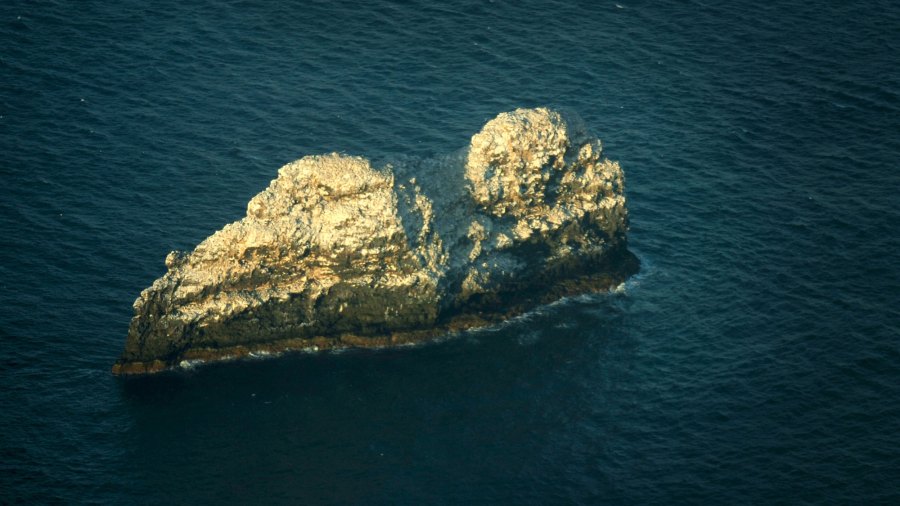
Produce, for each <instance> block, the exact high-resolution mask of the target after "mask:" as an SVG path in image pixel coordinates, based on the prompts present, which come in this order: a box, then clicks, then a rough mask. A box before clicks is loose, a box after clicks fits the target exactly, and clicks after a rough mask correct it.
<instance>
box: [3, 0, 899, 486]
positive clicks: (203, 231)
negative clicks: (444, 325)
mask: <svg viewBox="0 0 900 506" xmlns="http://www.w3.org/2000/svg"><path fill="white" fill-rule="evenodd" d="M0 42H2V44H0V48H2V50H0V150H2V162H0V178H2V179H0V182H2V185H0V241H2V247H0V503H3V504H7V503H9V504H15V503H22V504H54V503H65V504H73V503H96V504H134V503H136V504H173V503H174V504H204V503H241V504H258V503H273V504H278V503H284V504H685V503H687V504H773V503H774V504H779V503H780V504H848V503H853V504H891V503H893V504H897V503H898V502H900V481H898V478H900V267H898V263H900V253H898V252H900V210H898V204H900V199H898V194H900V193H898V192H900V162H898V160H900V65H898V64H897V61H898V60H897V55H898V54H900V4H897V3H896V2H887V1H883V2H878V1H875V2H864V3H859V2H857V3H847V4H845V5H843V6H837V5H833V6H830V7H826V6H816V5H815V3H811V2H801V1H786V0H775V1H771V2H763V3H760V2H749V1H737V2H721V1H712V0H710V1H698V0H694V1H688V2H668V1H667V2H646V1H630V0H619V3H615V2H613V1H609V2H606V1H573V2H563V1H536V0H524V1H506V0H491V1H462V0H453V1H449V2H434V3H432V2H425V1H409V2H404V1H397V2H391V1H387V0H374V1H372V2H359V3H357V2H340V1H337V2H335V1H309V2H294V3H290V2H247V1H225V2H204V1H197V2H172V1H167V0H163V1H159V2H137V1H134V0H124V1H121V2H101V1H93V0H88V1H74V0H55V1H40V2H26V1H19V0H12V1H7V2H3V3H2V5H0ZM541 105H549V106H554V107H565V108H569V109H571V110H574V111H577V112H578V113H580V114H581V116H582V117H583V118H584V120H585V122H586V123H587V124H588V125H589V126H590V128H591V129H592V130H593V131H594V132H595V133H597V134H598V135H599V136H600V137H601V138H602V140H603V142H604V146H605V150H606V154H607V155H608V156H609V157H610V158H612V159H615V160H618V161H620V162H621V164H622V166H623V168H624V170H625V172H626V177H627V186H626V187H627V193H628V198H629V208H630V211H631V232H630V245H631V248H632V249H633V250H634V251H635V252H636V254H637V255H638V256H639V257H640V259H641V261H642V265H643V267H642V271H641V273H640V274H639V275H637V276H636V277H634V278H633V279H632V280H631V281H629V282H628V283H627V284H626V286H625V288H624V290H623V291H622V292H621V293H614V294H597V295H587V296H582V297H577V298H574V299H568V300H564V301H561V302H559V303H555V304H552V305H549V306H546V307H542V308H539V309H537V310H535V311H534V312H532V313H529V314H528V315H526V316H524V317H521V318H517V319H515V320H513V321H510V322H508V323H506V324H504V325H501V326H498V327H496V328H491V329H487V330H481V331H474V332H468V333H464V334H461V335H458V336H454V337H453V338H452V339H448V340H446V341H444V342H441V343H437V344H433V345H429V346H423V347H418V348H407V349H396V350H383V351H349V352H344V353H339V354H322V355H295V356H290V357H284V358H280V359H275V360H267V361H249V362H241V363H231V364H220V365H212V366H207V367H201V368H197V369H194V370H191V371H185V372H182V373H178V374H167V375H162V376H157V377H152V378H145V379H137V380H122V379H117V378H114V377H112V376H111V374H110V372H109V369H110V366H111V365H112V363H113V361H114V360H115V359H116V358H117V356H118V354H119V353H120V352H121V349H122V346H123V343H124V338H125V334H126V331H127V326H128V322H129V320H130V318H131V304H132V302H133V300H134V299H135V297H136V296H137V295H138V293H139V292H140V290H142V289H143V288H145V287H146V286H148V285H149V284H150V283H151V282H152V281H153V280H154V279H155V278H156V277H158V276H160V275H161V274H162V273H163V272H164V270H165V267H164V265H163V259H164V258H165V255H166V253H167V252H168V251H169V250H172V249H190V248H192V247H193V246H194V245H195V244H197V243H198V242H199V241H201V240H202V239H203V238H205V237H206V236H208V235H209V234H211V233H212V232H214V231H215V230H217V229H219V228H221V227H222V226H223V225H224V224H226V223H228V222H231V221H234V220H236V219H238V218H239V217H241V216H242V215H243V213H244V209H245V204H246V202H247V201H248V200H249V198H250V197H251V196H253V195H254V194H255V193H257V192H258V191H260V190H262V189H263V188H264V187H265V186H266V185H267V184H268V182H269V180H270V179H272V178H274V177H275V173H276V170H277V169H278V167H280V166H281V165H282V164H284V163H286V162H289V161H291V160H293V159H296V158H299V157H301V156H303V155H306V154H313V153H323V152H330V151H343V152H347V153H351V154H362V155H366V156H369V157H370V158H372V159H373V160H375V161H377V162H381V161H385V160H390V159H391V158H392V157H396V156H399V155H415V156H433V155H438V154H442V153H448V152H451V151H454V150H457V149H459V148H462V147H463V146H466V145H467V144H468V139H469V137H470V136H471V135H472V134H474V133H475V132H477V131H478V130H479V129H480V127H481V125H483V124H484V122H486V121H487V120H488V119H490V118H492V117H493V116H494V115H496V114H497V113H499V112H502V111H508V110H512V109H515V108H516V107H534V106H541Z"/></svg>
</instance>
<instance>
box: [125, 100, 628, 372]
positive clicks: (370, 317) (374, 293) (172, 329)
mask: <svg viewBox="0 0 900 506" xmlns="http://www.w3.org/2000/svg"><path fill="white" fill-rule="evenodd" d="M623 190H624V182H623V174H622V170H621V168H620V167H619V164H618V163H616V162H613V161H610V160H608V159H606V158H604V157H603V156H602V148H601V144H600V141H599V140H598V139H596V138H594V137H591V136H590V135H588V133H587V132H586V130H585V128H584V126H583V125H582V124H581V122H580V121H579V120H577V119H576V118H571V117H564V116H563V115H561V114H560V113H558V112H555V111H552V110H548V109H545V108H538V109H518V110H516V111H513V112H510V113H503V114H500V115H499V116H497V117H496V118H495V119H493V120H491V121H490V122H488V123H487V124H486V125H485V126H484V128H483V129H482V130H481V132H479V133H478V134H476V135H475V136H473V137H472V141H471V144H470V146H469V148H468V150H466V151H465V152H463V153H461V154H459V155H457V156H449V157H446V158H443V159H439V160H418V161H412V160H410V161H405V162H404V163H401V164H397V165H395V166H391V165H388V166H385V167H382V168H374V167H372V165H371V163H370V162H369V161H368V160H367V159H365V158H362V157H357V156H348V155H342V154H337V153H332V154H328V155H316V156H307V157H304V158H302V159H300V160H297V161H295V162H292V163H289V164H287V165H285V166H284V167H282V168H281V169H280V170H279V172H278V177H277V178H276V179H275V180H273V181H272V183H271V184H270V185H269V187H268V188H267V189H265V190H264V191H262V192H261V193H260V194H258V195H256V196H255V197H253V199H251V200H250V202H249V203H248V205H247V216H246V217H244V218H243V219H241V220H239V221H237V222H235V223H231V224H229V225H226V226H225V227H224V228H223V229H222V230H220V231H218V232H216V233H215V234H213V235H212V236H210V237H209V238H207V239H206V240H204V241H203V242H201V243H200V244H199V245H198V246H197V247H196V248H195V249H194V251H193V252H191V253H185V252H174V251H173V252H171V253H170V254H169V255H168V256H167V257H166V266H167V268H168V271H167V272H166V274H165V275H164V276H162V277H161V278H159V279H157V280H156V281H155V282H154V283H153V285H152V286H150V287H149V288H147V289H145V290H144V291H143V292H141V294H140V296H139V297H138V299H137V300H136V301H135V303H134V311H135V315H134V318H133V319H132V322H131V326H130V328H129V332H128V338H127V340H126V345H125V351H124V353H123V354H122V357H121V358H120V359H119V361H118V362H117V363H116V365H115V366H114V367H113V371H114V372H115V373H117V374H131V373H145V372H154V371H158V370H164V369H167V368H171V367H175V366H177V365H178V364H181V363H183V362H184V361H186V360H187V361H192V360H204V361H205V360H216V359H228V358H234V357H240V356H245V355H248V354H250V355H259V354H272V353H279V352H282V351H288V350H295V349H324V348H333V347H348V346H389V345H398V344H406V343H412V342H418V341H422V340H425V339H428V338H431V337H434V336H437V335H440V334H442V333H446V332H447V331H448V330H453V329H460V328H468V327H473V326H480V325H486V324H490V323H491V322H495V321H497V320H500V319H502V318H505V317H508V316H510V315H513V314H518V313H521V312H522V311H525V310H527V309H528V308H530V307H533V306H534V305H535V304H539V303H542V302H547V301H550V300H554V299H556V298H559V297H560V296H564V295H570V294H575V293H580V292H584V291H589V290H600V289H608V288H609V287H611V286H615V285H617V284H619V283H621V282H622V281H623V280H624V279H625V278H626V277H627V276H629V275H630V274H632V273H634V272H635V271H636V270H637V267H638V264H637V260H636V259H635V257H634V255H632V254H631V253H630V252H628V250H627V248H626V239H625V232H626V229H627V223H628V221H627V211H626V207H625V197H624V194H623Z"/></svg>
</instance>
